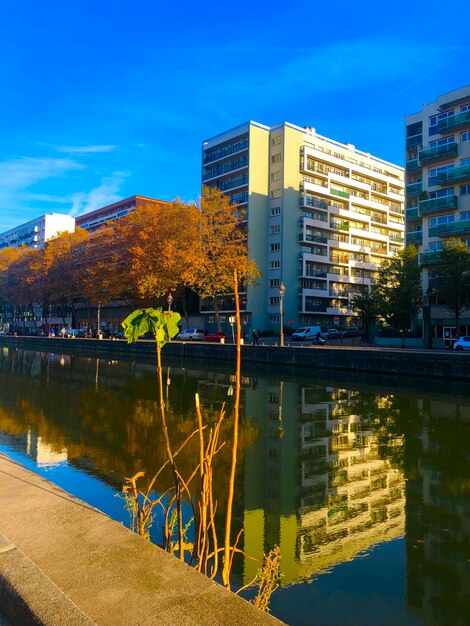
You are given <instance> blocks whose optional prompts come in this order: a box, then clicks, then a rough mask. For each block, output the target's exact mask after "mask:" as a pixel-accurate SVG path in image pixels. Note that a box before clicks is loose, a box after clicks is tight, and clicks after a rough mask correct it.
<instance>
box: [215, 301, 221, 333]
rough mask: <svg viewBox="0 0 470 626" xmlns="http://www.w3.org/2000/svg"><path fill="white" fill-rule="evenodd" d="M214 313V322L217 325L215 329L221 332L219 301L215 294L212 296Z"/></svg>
mask: <svg viewBox="0 0 470 626" xmlns="http://www.w3.org/2000/svg"><path fill="white" fill-rule="evenodd" d="M214 314H215V323H216V325H217V330H218V332H219V333H221V332H222V324H221V322H220V311H219V301H218V300H217V296H214Z"/></svg>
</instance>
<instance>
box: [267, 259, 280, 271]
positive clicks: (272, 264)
mask: <svg viewBox="0 0 470 626" xmlns="http://www.w3.org/2000/svg"><path fill="white" fill-rule="evenodd" d="M280 267H281V262H280V261H271V262H270V263H269V269H270V270H277V269H279V268H280Z"/></svg>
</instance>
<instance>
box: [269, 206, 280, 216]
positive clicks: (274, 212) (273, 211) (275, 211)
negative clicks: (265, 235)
mask: <svg viewBox="0 0 470 626" xmlns="http://www.w3.org/2000/svg"><path fill="white" fill-rule="evenodd" d="M269 213H270V214H271V215H280V213H281V207H280V206H276V207H274V208H272V209H270V211H269Z"/></svg>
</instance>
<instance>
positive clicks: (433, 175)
mask: <svg viewBox="0 0 470 626" xmlns="http://www.w3.org/2000/svg"><path fill="white" fill-rule="evenodd" d="M453 169H454V164H453V163H448V164H447V165H441V167H433V168H432V169H430V170H429V181H428V184H429V186H430V187H432V186H433V185H437V180H438V175H439V174H445V173H446V172H449V171H450V170H453Z"/></svg>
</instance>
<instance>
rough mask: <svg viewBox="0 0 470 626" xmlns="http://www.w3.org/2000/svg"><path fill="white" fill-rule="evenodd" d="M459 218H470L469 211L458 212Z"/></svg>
mask: <svg viewBox="0 0 470 626" xmlns="http://www.w3.org/2000/svg"><path fill="white" fill-rule="evenodd" d="M460 219H461V220H470V211H464V212H463V213H461V214H460Z"/></svg>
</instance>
